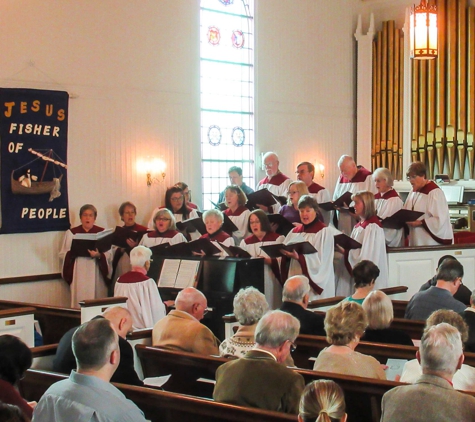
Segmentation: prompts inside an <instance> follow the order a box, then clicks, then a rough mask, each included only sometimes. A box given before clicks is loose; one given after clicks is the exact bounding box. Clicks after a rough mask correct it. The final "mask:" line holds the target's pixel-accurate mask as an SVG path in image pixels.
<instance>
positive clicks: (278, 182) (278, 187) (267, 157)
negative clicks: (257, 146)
mask: <svg viewBox="0 0 475 422" xmlns="http://www.w3.org/2000/svg"><path fill="white" fill-rule="evenodd" d="M263 161H264V167H265V169H266V177H265V178H264V179H262V180H261V181H260V182H259V183H258V184H257V187H256V190H259V189H267V190H268V191H269V192H271V193H273V194H274V195H276V196H284V197H285V196H286V195H287V191H288V190H289V184H290V182H291V180H290V179H289V178H288V177H287V176H286V175H285V174H283V173H282V172H281V171H280V170H279V157H278V156H277V154H276V153H275V152H266V153H265V154H264V158H263ZM264 208H265V209H264ZM261 209H263V210H264V211H269V212H271V213H277V212H279V209H280V204H275V205H273V206H272V207H270V209H267V207H264V206H261Z"/></svg>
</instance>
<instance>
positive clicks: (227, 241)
mask: <svg viewBox="0 0 475 422" xmlns="http://www.w3.org/2000/svg"><path fill="white" fill-rule="evenodd" d="M203 222H204V223H205V226H206V232H207V233H206V234H204V235H203V236H201V237H200V239H209V240H210V241H211V243H213V245H214V246H216V247H217V248H218V249H219V250H220V251H221V255H220V256H227V253H226V252H225V251H223V249H222V248H221V246H220V245H219V244H220V243H222V244H223V245H224V246H234V245H235V244H234V239H233V238H232V237H231V236H230V235H229V234H227V233H226V232H224V231H223V229H222V227H223V222H224V215H223V213H222V212H221V211H220V210H215V209H212V210H208V211H205V212H204V213H203Z"/></svg>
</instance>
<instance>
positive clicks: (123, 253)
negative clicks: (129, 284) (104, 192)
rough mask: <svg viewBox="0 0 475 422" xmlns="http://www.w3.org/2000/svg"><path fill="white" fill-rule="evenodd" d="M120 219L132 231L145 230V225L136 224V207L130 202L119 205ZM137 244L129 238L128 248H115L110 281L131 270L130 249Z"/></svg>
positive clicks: (137, 242)
mask: <svg viewBox="0 0 475 422" xmlns="http://www.w3.org/2000/svg"><path fill="white" fill-rule="evenodd" d="M119 215H120V219H121V220H122V221H123V222H124V226H123V227H124V228H125V229H127V230H130V231H134V232H147V231H148V229H147V227H145V226H142V225H140V224H137V222H136V221H135V218H136V217H137V207H136V206H135V205H134V204H133V203H132V202H129V201H127V202H124V203H122V204H121V205H120V207H119ZM138 244H139V241H137V240H133V239H131V238H129V239H127V245H128V248H115V251H114V258H113V261H112V269H113V270H112V276H113V277H112V282H114V281H115V280H117V279H118V278H119V277H120V276H121V275H122V274H125V273H127V272H129V271H131V269H132V268H131V266H130V257H129V254H130V251H131V250H132V249H133V248H135V247H136V246H137V245H138Z"/></svg>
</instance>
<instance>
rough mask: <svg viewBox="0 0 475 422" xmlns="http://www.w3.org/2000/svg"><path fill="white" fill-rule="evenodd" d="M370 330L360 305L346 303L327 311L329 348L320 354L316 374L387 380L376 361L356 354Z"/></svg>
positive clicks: (314, 368) (315, 367) (370, 357)
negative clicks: (321, 372) (319, 372)
mask: <svg viewBox="0 0 475 422" xmlns="http://www.w3.org/2000/svg"><path fill="white" fill-rule="evenodd" d="M367 326H368V320H367V318H366V314H365V311H364V310H363V308H362V307H361V305H359V304H358V303H355V302H348V301H344V302H340V303H339V304H338V305H336V306H334V307H333V308H331V309H330V310H328V311H327V313H326V315H325V331H326V333H327V342H328V343H329V344H330V347H326V348H325V349H323V350H322V351H321V352H320V353H319V355H318V357H317V359H316V361H315V364H314V366H313V370H314V371H325V372H334V373H336V374H343V375H354V376H357V377H365V378H376V379H381V380H385V379H386V374H385V373H384V370H383V368H382V366H381V364H380V363H379V362H378V361H377V360H376V359H375V358H374V357H372V356H368V355H363V354H362V353H359V352H355V348H356V346H357V345H358V343H359V342H360V339H361V337H362V336H363V334H364V332H365V329H366V327H367Z"/></svg>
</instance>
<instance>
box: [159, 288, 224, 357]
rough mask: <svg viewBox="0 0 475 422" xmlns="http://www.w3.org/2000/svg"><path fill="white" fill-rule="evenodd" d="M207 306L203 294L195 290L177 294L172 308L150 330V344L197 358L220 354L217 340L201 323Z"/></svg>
mask: <svg viewBox="0 0 475 422" xmlns="http://www.w3.org/2000/svg"><path fill="white" fill-rule="evenodd" d="M207 306H208V302H207V300H206V297H205V295H204V294H203V293H201V292H200V291H199V290H196V289H195V288H194V287H187V288H186V289H183V290H182V291H180V293H178V295H177V297H176V300H175V309H174V310H173V311H171V312H170V313H169V314H168V315H167V316H166V317H165V318H163V319H161V320H160V321H158V322H157V323H156V324H155V326H154V327H153V332H152V344H153V345H154V346H159V347H164V348H167V349H172V350H181V351H183V352H191V353H198V354H200V355H219V349H218V346H219V340H218V339H217V338H216V337H215V336H214V334H213V333H212V332H211V330H210V329H209V328H208V327H206V326H205V325H203V324H201V323H200V321H201V320H202V319H203V317H204V315H205V313H206V308H207Z"/></svg>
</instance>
